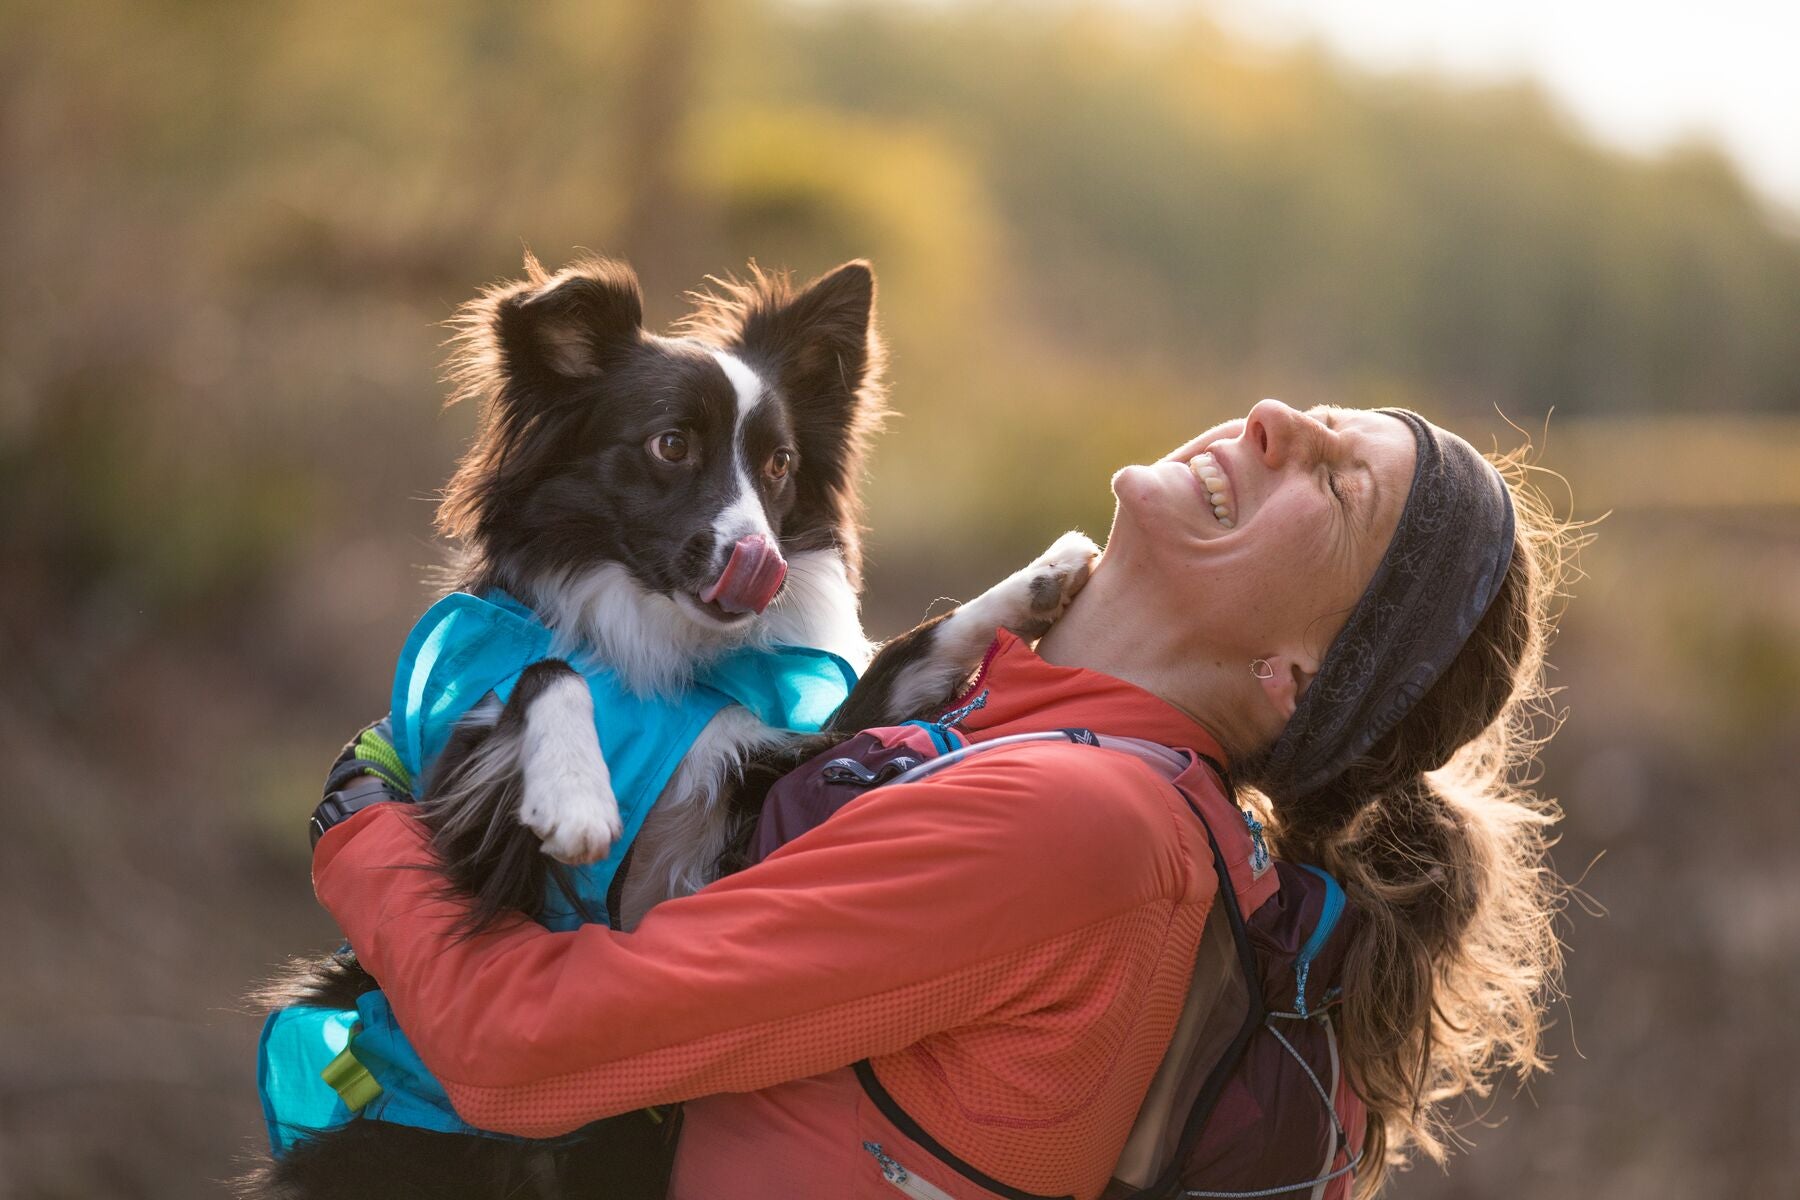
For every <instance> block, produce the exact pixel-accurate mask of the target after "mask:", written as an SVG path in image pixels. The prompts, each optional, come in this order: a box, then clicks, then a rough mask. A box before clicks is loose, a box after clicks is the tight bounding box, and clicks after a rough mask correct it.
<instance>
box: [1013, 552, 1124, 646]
mask: <svg viewBox="0 0 1800 1200" xmlns="http://www.w3.org/2000/svg"><path fill="white" fill-rule="evenodd" d="M1099 557H1100V547H1098V546H1096V545H1094V541H1093V539H1092V538H1090V537H1088V536H1087V535H1086V534H1084V533H1081V532H1079V531H1077V530H1073V529H1072V530H1070V531H1069V532H1068V533H1065V534H1063V535H1062V536H1061V537H1059V538H1057V539H1056V541H1054V542H1052V543H1051V544H1050V548H1049V549H1048V550H1046V551H1044V552H1043V553H1042V554H1041V555H1039V556H1038V557H1037V558H1036V559H1035V560H1034V561H1033V562H1032V563H1031V564H1030V565H1029V566H1027V567H1026V568H1025V569H1024V570H1022V571H1017V572H1014V573H1013V574H1012V575H1011V576H1009V577H1007V578H1006V579H1005V580H1003V581H1002V582H1001V583H1000V584H999V585H998V586H996V587H995V588H994V589H993V591H991V592H990V593H988V595H989V596H991V597H993V598H994V599H995V601H996V602H997V608H998V610H999V611H998V619H997V620H996V622H995V623H996V624H998V625H1001V626H1003V627H1005V628H1006V629H1009V630H1011V631H1012V632H1013V633H1015V634H1017V635H1018V636H1019V637H1021V638H1024V639H1025V640H1026V641H1030V640H1032V639H1034V638H1040V637H1042V636H1044V634H1045V633H1047V632H1048V631H1049V629H1050V626H1052V625H1054V624H1055V623H1056V620H1057V618H1058V617H1060V616H1062V615H1063V612H1064V610H1066V609H1067V608H1068V607H1069V601H1071V600H1073V599H1075V596H1076V594H1077V593H1079V592H1080V591H1081V589H1082V588H1083V587H1084V586H1085V585H1086V584H1087V581H1088V576H1090V575H1092V574H1093V573H1094V563H1095V561H1096V560H1097V559H1099Z"/></svg>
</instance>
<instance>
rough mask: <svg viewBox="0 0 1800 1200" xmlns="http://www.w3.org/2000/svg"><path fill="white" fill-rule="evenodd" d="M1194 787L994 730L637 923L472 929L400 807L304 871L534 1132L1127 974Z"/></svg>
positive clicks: (484, 1120) (795, 1073) (488, 1101)
mask: <svg viewBox="0 0 1800 1200" xmlns="http://www.w3.org/2000/svg"><path fill="white" fill-rule="evenodd" d="M1070 751H1073V752H1074V753H1071V752H1070ZM1102 760H1104V761H1102ZM1180 803H1181V801H1180V798H1179V797H1178V796H1177V795H1176V794H1175V793H1174V791H1173V790H1172V789H1171V788H1170V787H1169V786H1168V784H1167V783H1166V782H1164V781H1162V780H1160V779H1157V778H1155V777H1154V776H1153V775H1152V774H1151V773H1150V772H1149V771H1148V770H1147V769H1146V768H1144V767H1142V766H1141V765H1139V764H1136V763H1134V762H1131V761H1129V760H1123V759H1121V758H1120V757H1118V756H1114V755H1096V754H1093V753H1092V752H1091V751H1085V749H1084V748H1080V747H1070V748H1067V749H1064V748H1060V747H1059V748H1055V749H1054V750H1051V749H1044V748H1041V747H1040V748H1039V749H1038V750H1037V751H1036V752H1035V753H1032V754H1030V755H1023V756H1022V755H1019V754H1017V753H1016V752H1014V751H1011V750H997V751H995V752H993V753H991V754H988V755H984V756H982V757H981V758H978V759H975V760H973V761H971V762H968V763H965V764H962V765H960V766H959V767H957V768H956V769H954V770H951V771H946V772H944V773H942V774H940V775H938V776H934V777H932V778H930V779H927V780H923V781H921V782H918V783H914V784H908V785H905V786H903V787H896V788H889V789H883V790H878V791H874V792H871V793H870V794H869V795H867V796H865V797H862V798H860V799H858V800H856V801H853V802H852V803H851V804H849V805H847V806H845V807H844V808H843V809H842V810H841V811H840V812H838V813H837V814H836V815H835V816H833V817H832V818H831V820H829V821H827V822H825V823H824V824H823V825H821V826H819V827H818V828H816V829H814V830H811V831H810V832H808V833H807V834H805V835H803V836H802V837H800V838H798V839H796V840H795V841H793V842H791V843H789V844H788V845H787V846H785V847H783V848H782V849H780V850H778V851H776V852H775V853H774V854H773V855H771V856H770V857H769V858H767V859H766V860H764V861H763V862H761V863H758V864H756V865H755V866H753V867H751V868H749V869H747V870H745V871H742V872H740V873H739V874H737V875H733V876H731V877H729V878H727V879H724V880H721V881H720V882H718V883H716V884H714V885H712V886H711V887H708V888H706V889H705V890H703V891H701V892H699V893H697V894H695V895H692V896H688V897H683V898H680V899H676V900H671V901H668V902H666V903H664V904H662V905H660V906H658V907H657V908H655V909H653V910H652V911H651V912H650V913H649V914H648V915H647V916H646V917H645V918H644V920H643V921H642V922H641V924H640V925H639V926H638V928H637V929H636V930H635V931H633V932H631V933H629V934H627V933H619V932H616V931H613V930H610V929H607V928H605V927H603V926H597V925H589V926H584V927H582V928H580V929H578V930H575V931H573V932H567V933H552V932H550V931H548V930H545V929H544V928H542V927H541V926H539V925H537V924H535V923H533V922H530V921H526V920H524V919H523V918H518V919H513V920H511V921H509V922H508V923H507V924H505V925H503V926H501V927H498V928H495V929H492V930H490V931H489V932H486V933H483V934H481V935H478V936H475V937H473V938H460V939H459V937H458V935H457V933H456V932H455V929H454V926H455V923H456V921H457V918H458V916H459V915H460V913H461V904H460V902H459V901H457V900H455V899H452V898H447V897H445V896H444V895H443V892H442V884H441V880H440V878H439V877H438V876H436V875H435V874H434V873H433V872H431V871H429V870H418V869H409V868H420V867H429V866H430V865H431V857H430V852H429V849H428V846H427V842H426V838H425V834H424V831H423V829H422V827H421V826H420V825H419V824H418V823H417V821H416V820H415V819H414V818H413V817H412V816H411V815H410V814H409V811H408V810H407V809H405V808H402V807H401V806H398V805H378V806H376V807H375V808H372V809H370V810H367V811H366V812H364V813H360V814H358V815H357V816H356V817H354V818H353V819H352V820H350V821H348V822H346V823H345V824H343V825H340V826H338V827H337V828H334V829H332V830H331V831H330V832H328V833H327V834H326V835H325V837H324V839H323V840H322V841H321V842H320V845H319V850H318V855H317V858H316V863H315V866H316V870H315V882H316V887H317V890H318V893H319V897H320V899H321V900H322V901H323V902H324V904H325V906H326V907H327V908H329V909H330V910H331V913H332V915H333V916H335V917H336V918H337V920H338V922H339V924H340V925H341V926H342V928H343V929H344V932H345V933H346V934H347V935H348V937H349V939H350V942H351V944H352V945H354V946H355V947H356V949H357V952H358V954H359V956H360V957H361V958H362V959H363V961H364V963H365V965H366V966H367V967H368V968H369V969H370V971H371V972H372V973H373V974H374V975H375V976H376V978H378V979H380V980H381V981H382V985H383V987H384V988H385V989H386V990H387V993H388V997H389V999H390V1001H391V1002H392V1004H393V1007H394V1009H395V1012H396V1013H397V1014H398V1015H399V1017H400V1021H401V1024H402V1025H403V1026H404V1027H405V1028H406V1030H407V1032H408V1035H409V1036H410V1037H411V1039H412V1041H413V1044H414V1046H415V1047H416V1049H417V1050H418V1051H419V1054H420V1056H421V1057H422V1058H423V1059H424V1061H425V1063H426V1065H427V1066H429V1067H430V1068H431V1070H432V1071H433V1072H434V1073H435V1074H437V1076H438V1077H439V1079H440V1080H441V1081H442V1082H443V1084H444V1085H445V1089H446V1091H447V1092H448V1093H449V1095H450V1097H451V1099H452V1101H453V1103H454V1104H455V1105H456V1107H457V1110H458V1111H459V1112H460V1113H461V1114H462V1116H463V1117H464V1118H465V1119H466V1120H469V1121H470V1122H472V1123H474V1124H476V1125H478V1126H481V1127H483V1128H488V1129H493V1130H496V1131H498V1132H507V1133H515V1134H520V1135H525V1136H539V1137H542V1136H549V1135H553V1134H557V1133H562V1132H566V1131H568V1130H570V1129H573V1128H577V1127H579V1126H580V1125H582V1124H584V1123H586V1122H587V1121H591V1120H594V1119H596V1118H598V1117H601V1116H605V1115H608V1114H610V1113H614V1112H622V1111H627V1110H630V1109H632V1108H637V1107H640V1106H642V1105H645V1104H656V1103H663V1102H666V1101H671V1100H679V1099H690V1098H693V1097H695V1096H700V1095H707V1094H712V1093H715V1092H723V1091H751V1090H755V1089H758V1088H762V1087H767V1086H770V1085H772V1084H775V1083H779V1082H783V1081H785V1080H790V1079H799V1078H804V1077H807V1076H811V1075H816V1074H820V1073H822V1072H825V1071H829V1070H833V1069H835V1068H838V1067H842V1066H845V1065H847V1064H849V1063H852V1062H855V1061H858V1060H860V1059H863V1058H867V1057H872V1056H879V1055H883V1054H888V1053H892V1052H895V1051H897V1050H900V1049H902V1048H904V1047H906V1046H908V1045H911V1044H912V1043H914V1042H916V1041H918V1040H919V1039H920V1038H922V1037H924V1036H926V1035H928V1034H931V1033H935V1032H941V1031H946V1030H951V1029H957V1028H961V1027H964V1026H969V1025H973V1024H977V1023H982V1022H995V1023H999V1022H1005V1021H1008V1020H1010V1019H1015V1018H1017V1017H1019V1016H1021V1015H1024V1014H1028V1013H1031V1012H1033V1011H1040V1010H1042V1009H1044V1008H1046V1007H1048V1006H1051V1005H1054V1004H1056V1003H1057V1002H1058V1000H1059V998H1060V997H1061V996H1062V995H1063V994H1064V993H1065V992H1066V990H1067V989H1069V988H1080V987H1088V988H1090V989H1091V988H1093V987H1101V986H1113V985H1112V983H1111V980H1113V979H1115V978H1117V977H1118V974H1119V972H1120V969H1121V960H1122V958H1123V957H1128V956H1130V955H1132V954H1141V953H1143V952H1144V951H1145V948H1144V947H1143V946H1139V945H1135V944H1133V940H1134V939H1137V940H1143V939H1144V938H1146V937H1150V936H1153V935H1152V933H1151V932H1149V931H1154V930H1158V929H1160V928H1161V927H1162V926H1163V925H1166V913H1164V914H1163V915H1162V919H1157V916H1158V914H1157V911H1156V910H1162V909H1168V908H1170V907H1171V906H1172V905H1174V904H1176V903H1179V902H1181V901H1183V900H1184V899H1190V900H1191V897H1190V896H1189V895H1188V893H1191V892H1192V891H1193V890H1194V889H1195V888H1196V887H1197V886H1199V885H1200V881H1203V880H1204V879H1205V878H1207V877H1210V872H1205V873H1204V875H1197V874H1196V872H1195V871H1194V869H1193V862H1194V861H1195V858H1196V854H1195V850H1194V847H1193V846H1192V844H1191V841H1190V839H1191V837H1192V836H1193V835H1192V833H1191V832H1189V831H1187V829H1186V822H1185V820H1184V818H1185V817H1186V814H1185V812H1179V813H1178V812H1177V811H1176V810H1175V808H1174V806H1175V805H1179V804H1180ZM1200 861H1204V860H1203V859H1202V860H1200ZM1147 910H1149V911H1148V912H1147ZM1147 916H1148V918H1149V919H1146V917H1147ZM1078 931H1079V932H1081V933H1082V934H1083V935H1084V936H1082V937H1081V938H1079V939H1072V938H1070V936H1069V935H1071V934H1074V933H1076V932H1078ZM1095 935H1101V936H1099V938H1098V942H1097V943H1096V937H1095ZM1154 936H1160V934H1155V935H1154ZM1075 941H1079V943H1080V944H1081V945H1082V946H1084V947H1089V948H1090V949H1085V950H1083V951H1082V952H1080V953H1074V952H1072V951H1071V952H1069V953H1058V943H1059V942H1065V943H1070V942H1075ZM1095 944H1099V945H1101V946H1102V947H1104V948H1105V949H1103V951H1102V952H1101V953H1099V954H1097V955H1096V954H1095V953H1093V952H1092V951H1091V947H1092V946H1093V945H1095Z"/></svg>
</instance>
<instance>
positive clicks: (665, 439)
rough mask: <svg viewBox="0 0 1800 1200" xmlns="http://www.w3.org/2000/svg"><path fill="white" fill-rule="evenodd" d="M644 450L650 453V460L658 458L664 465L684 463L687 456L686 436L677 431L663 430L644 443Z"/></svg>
mask: <svg viewBox="0 0 1800 1200" xmlns="http://www.w3.org/2000/svg"><path fill="white" fill-rule="evenodd" d="M644 449H646V450H648V451H650V456H651V457H652V458H659V459H661V460H662V461H663V462H666V463H678V462H685V461H687V456H688V440H687V435H686V434H684V433H682V432H681V431H680V430H678V429H665V430H663V431H662V432H661V433H659V434H657V435H656V436H655V437H653V438H651V439H650V440H649V441H648V442H645V443H644Z"/></svg>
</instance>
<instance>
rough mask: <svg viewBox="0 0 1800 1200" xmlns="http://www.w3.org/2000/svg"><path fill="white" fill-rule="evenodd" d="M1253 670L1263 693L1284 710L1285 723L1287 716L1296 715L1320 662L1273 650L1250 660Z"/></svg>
mask: <svg viewBox="0 0 1800 1200" xmlns="http://www.w3.org/2000/svg"><path fill="white" fill-rule="evenodd" d="M1250 673H1251V674H1252V675H1254V676H1256V682H1257V683H1258V684H1260V685H1261V687H1262V691H1263V696H1264V697H1265V698H1267V700H1268V701H1269V703H1270V705H1272V706H1273V707H1274V709H1275V711H1276V712H1277V713H1279V714H1281V720H1282V723H1283V724H1286V723H1287V721H1288V718H1290V717H1292V716H1293V715H1294V709H1295V708H1296V707H1298V706H1299V704H1300V696H1301V694H1302V693H1303V692H1305V691H1306V687H1307V685H1308V684H1310V683H1311V682H1312V680H1313V676H1315V675H1317V674H1318V673H1319V664H1318V663H1316V662H1313V661H1310V660H1307V661H1302V660H1300V659H1297V658H1290V657H1288V656H1287V655H1285V654H1271V655H1270V656H1269V657H1267V658H1259V659H1257V660H1256V661H1255V662H1254V663H1252V664H1250Z"/></svg>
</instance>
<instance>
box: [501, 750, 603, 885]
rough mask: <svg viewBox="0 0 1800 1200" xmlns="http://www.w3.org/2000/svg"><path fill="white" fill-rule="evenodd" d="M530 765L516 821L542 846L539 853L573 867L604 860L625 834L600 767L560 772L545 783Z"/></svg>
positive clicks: (545, 780) (529, 764) (527, 768)
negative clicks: (518, 820) (533, 834)
mask: <svg viewBox="0 0 1800 1200" xmlns="http://www.w3.org/2000/svg"><path fill="white" fill-rule="evenodd" d="M531 766H532V764H531V763H529V762H527V764H526V767H525V798H524V801H523V802H522V803H521V804H520V805H519V819H520V820H522V821H523V822H524V823H525V826H526V828H528V829H530V830H531V832H533V833H535V834H537V836H538V838H539V839H540V840H541V841H542V842H543V850H544V853H545V854H548V855H549V856H550V857H551V858H554V859H556V860H557V861H558V862H565V863H568V864H569V865H570V866H576V867H579V866H585V865H586V864H588V863H595V862H599V861H600V860H601V859H603V858H605V857H606V856H607V854H609V853H610V852H611V851H612V846H613V843H614V842H616V841H618V840H619V838H620V837H622V836H623V835H624V832H625V829H624V825H623V823H622V822H621V820H620V818H619V803H618V801H617V800H616V799H614V797H613V791H612V782H611V780H610V779H609V778H608V776H607V773H606V767H605V764H604V763H600V764H599V770H598V771H593V770H569V769H564V770H561V771H557V772H555V773H554V774H553V776H552V777H551V778H548V779H546V778H543V777H542V776H543V775H544V774H545V773H544V772H542V771H539V772H535V773H534V772H533V771H532V769H531Z"/></svg>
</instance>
